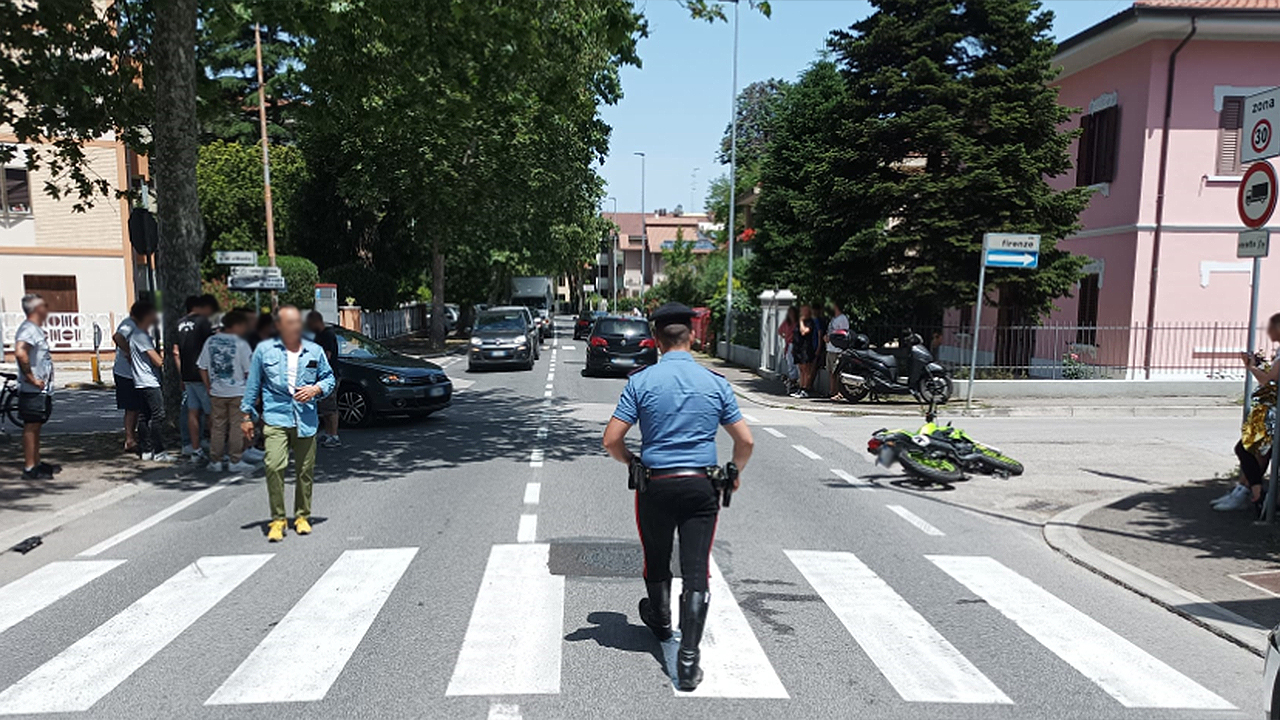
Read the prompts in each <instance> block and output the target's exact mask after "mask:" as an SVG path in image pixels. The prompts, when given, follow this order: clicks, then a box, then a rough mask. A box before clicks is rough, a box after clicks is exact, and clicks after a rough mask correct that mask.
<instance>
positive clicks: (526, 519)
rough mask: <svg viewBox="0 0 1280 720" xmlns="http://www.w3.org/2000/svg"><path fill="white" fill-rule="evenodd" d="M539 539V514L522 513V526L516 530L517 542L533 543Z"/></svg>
mask: <svg viewBox="0 0 1280 720" xmlns="http://www.w3.org/2000/svg"><path fill="white" fill-rule="evenodd" d="M537 539H538V516H537V515H521V516H520V527H519V528H518V529H517V530H516V542H520V543H531V542H533V541H534V540H537Z"/></svg>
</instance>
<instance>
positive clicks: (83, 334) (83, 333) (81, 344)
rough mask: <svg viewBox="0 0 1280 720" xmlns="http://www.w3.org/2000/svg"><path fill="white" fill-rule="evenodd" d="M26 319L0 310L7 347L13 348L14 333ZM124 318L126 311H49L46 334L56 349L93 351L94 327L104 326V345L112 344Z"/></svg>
mask: <svg viewBox="0 0 1280 720" xmlns="http://www.w3.org/2000/svg"><path fill="white" fill-rule="evenodd" d="M25 319H26V318H25V317H24V316H23V314H22V313H20V312H5V313H0V336H3V338H4V348H5V349H6V350H12V349H13V336H14V334H15V333H17V332H18V326H19V325H21V324H22V321H23V320H25ZM122 319H124V313H109V312H102V313H49V317H48V319H47V320H45V323H44V332H45V336H46V337H48V338H49V347H50V348H51V349H53V350H54V351H59V350H63V351H86V352H92V351H93V326H94V324H97V325H98V327H100V328H101V329H102V347H104V348H109V346H110V345H111V333H112V332H113V331H114V330H115V327H116V323H118V322H120V320H122Z"/></svg>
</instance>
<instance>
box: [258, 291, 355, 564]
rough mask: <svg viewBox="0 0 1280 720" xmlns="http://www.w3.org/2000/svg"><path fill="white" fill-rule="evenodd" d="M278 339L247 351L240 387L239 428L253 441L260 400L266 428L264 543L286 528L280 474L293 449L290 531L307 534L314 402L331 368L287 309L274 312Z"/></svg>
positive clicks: (325, 389) (324, 390)
mask: <svg viewBox="0 0 1280 720" xmlns="http://www.w3.org/2000/svg"><path fill="white" fill-rule="evenodd" d="M276 325H277V327H278V328H279V335H278V336H277V337H275V338H272V339H270V340H264V341H263V342H261V343H259V344H258V347H257V348H256V349H255V350H254V351H253V360H252V361H251V362H250V364H249V379H248V381H247V382H246V383H245V389H244V400H243V401H242V402H241V403H240V411H241V412H242V413H244V417H243V420H242V422H241V424H240V429H241V430H242V431H243V432H244V434H245V437H246V438H249V439H252V438H253V423H254V421H255V420H256V419H257V409H256V407H255V406H256V405H257V402H258V398H259V397H261V398H262V420H263V422H264V423H265V424H266V428H265V429H264V431H263V437H264V438H265V440H266V443H265V447H266V458H265V459H264V462H265V463H266V471H267V494H268V496H269V497H270V500H271V525H270V526H269V527H268V531H267V539H268V540H270V541H271V542H279V541H281V540H283V539H284V531H285V528H286V527H287V526H288V522H287V521H286V519H285V509H284V471H285V468H286V467H287V466H288V465H289V451H290V450H292V451H293V458H294V463H295V466H296V468H297V474H298V482H297V486H296V488H295V491H294V496H293V515H294V521H293V529H294V531H295V532H297V533H298V534H299V535H307V534H309V533H310V532H311V523H310V522H309V518H310V517H311V483H312V480H313V479H314V477H315V468H316V425H317V423H318V421H319V418H318V417H317V415H316V399H317V398H321V397H324V396H325V395H328V394H329V393H331V392H333V386H334V379H333V369H332V368H330V367H329V360H328V358H326V357H325V355H324V350H321V349H320V346H319V345H316V344H315V343H313V342H310V341H308V340H303V339H302V314H301V313H300V312H299V311H298V308H296V307H294V306H292V305H283V306H281V307H280V309H279V310H278V311H276Z"/></svg>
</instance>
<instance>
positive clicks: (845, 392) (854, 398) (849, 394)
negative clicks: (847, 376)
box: [836, 373, 871, 403]
mask: <svg viewBox="0 0 1280 720" xmlns="http://www.w3.org/2000/svg"><path fill="white" fill-rule="evenodd" d="M837 376H838V373H837ZM836 384H837V385H839V386H840V397H842V398H844V399H845V401H846V402H851V403H857V402H862V400H863V399H864V398H866V397H867V393H869V392H871V387H870V386H868V385H867V384H866V383H863V384H862V385H859V386H857V387H849V386H848V385H847V384H845V382H844V381H843V380H837V381H836Z"/></svg>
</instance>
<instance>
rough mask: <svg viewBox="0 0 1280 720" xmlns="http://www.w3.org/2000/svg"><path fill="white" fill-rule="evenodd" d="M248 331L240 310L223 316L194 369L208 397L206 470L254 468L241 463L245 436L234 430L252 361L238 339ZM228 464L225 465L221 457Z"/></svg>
mask: <svg viewBox="0 0 1280 720" xmlns="http://www.w3.org/2000/svg"><path fill="white" fill-rule="evenodd" d="M248 329H249V318H248V316H246V315H245V314H244V313H243V312H241V311H239V310H232V311H230V312H228V313H227V314H225V315H223V316H222V329H221V330H220V331H219V332H217V333H215V334H213V335H211V336H209V339H208V340H206V341H205V343H204V347H203V348H201V350H200V356H199V358H198V359H197V360H196V367H198V368H199V369H200V379H201V380H202V381H204V387H205V392H206V393H207V394H208V395H209V403H210V405H211V410H212V412H211V413H210V421H209V453H210V454H209V469H210V470H224V469H225V470H229V471H231V472H236V473H250V472H253V471H254V469H255V467H254V465H252V464H251V463H247V462H244V461H243V460H242V459H241V458H242V453H243V451H244V434H243V433H242V432H240V429H239V428H238V427H236V425H237V423H236V418H237V417H239V416H238V415H237V413H238V412H239V411H240V401H241V400H242V399H243V398H244V388H245V381H246V380H247V379H248V378H249V362H250V360H251V358H252V357H253V353H252V351H250V350H249V343H247V342H245V339H244V338H243V337H241V335H243V334H244V332H245V331H246V330H248ZM224 452H225V453H226V455H227V458H228V462H227V463H226V464H224V461H223V459H222V456H223V453H224Z"/></svg>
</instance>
